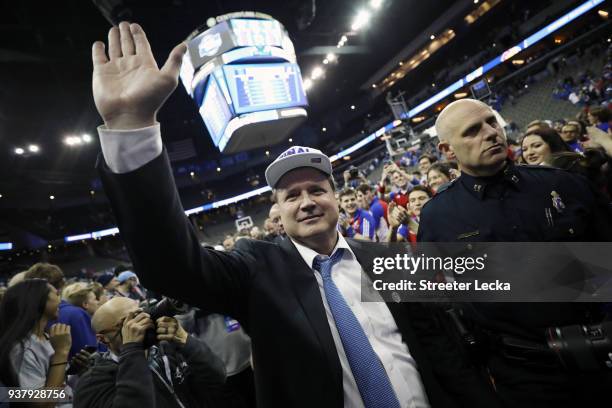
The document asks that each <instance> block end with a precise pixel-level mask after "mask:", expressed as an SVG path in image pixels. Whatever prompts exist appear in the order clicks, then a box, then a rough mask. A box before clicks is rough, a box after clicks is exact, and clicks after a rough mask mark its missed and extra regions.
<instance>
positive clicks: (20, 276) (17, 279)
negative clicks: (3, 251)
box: [6, 271, 28, 288]
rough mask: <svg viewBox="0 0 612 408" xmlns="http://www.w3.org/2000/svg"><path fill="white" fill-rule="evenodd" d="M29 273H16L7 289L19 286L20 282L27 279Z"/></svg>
mask: <svg viewBox="0 0 612 408" xmlns="http://www.w3.org/2000/svg"><path fill="white" fill-rule="evenodd" d="M27 273H28V271H21V272H18V273H16V274H15V275H14V276H13V277H12V278H11V279H10V280H9V281H8V284H7V285H6V286H7V288H10V287H11V286H13V285H16V284H18V283H19V282H21V281H23V280H24V279H25V277H26V274H27Z"/></svg>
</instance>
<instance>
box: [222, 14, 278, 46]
mask: <svg viewBox="0 0 612 408" xmlns="http://www.w3.org/2000/svg"><path fill="white" fill-rule="evenodd" d="M231 25H232V32H233V33H234V35H235V36H236V42H237V45H238V46H241V47H248V46H255V47H261V46H264V45H271V46H276V47H279V46H281V44H282V41H283V33H282V31H281V27H280V24H279V23H278V21H275V20H256V19H248V18H240V19H233V20H231Z"/></svg>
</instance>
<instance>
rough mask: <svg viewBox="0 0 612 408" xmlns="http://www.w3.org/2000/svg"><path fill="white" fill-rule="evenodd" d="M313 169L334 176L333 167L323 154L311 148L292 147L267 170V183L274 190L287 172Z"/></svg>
mask: <svg viewBox="0 0 612 408" xmlns="http://www.w3.org/2000/svg"><path fill="white" fill-rule="evenodd" d="M300 167H312V168H314V169H317V170H320V171H322V172H323V173H325V174H326V175H331V174H332V165H331V162H330V160H329V157H327V156H326V155H325V154H324V153H323V152H321V151H320V150H317V149H313V148H311V147H304V146H292V147H290V148H289V149H287V150H285V151H284V152H283V153H281V154H280V155H279V156H278V157H277V158H276V160H274V161H273V162H272V164H270V165H269V166H268V168H267V169H266V181H267V182H268V185H269V186H270V187H272V188H275V187H276V184H277V183H278V181H279V180H280V179H281V177H283V176H284V175H285V174H286V173H287V172H289V171H291V170H294V169H297V168H300Z"/></svg>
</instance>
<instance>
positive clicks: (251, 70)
mask: <svg viewBox="0 0 612 408" xmlns="http://www.w3.org/2000/svg"><path fill="white" fill-rule="evenodd" d="M223 71H224V73H225V79H226V81H227V85H228V88H229V92H230V95H231V98H232V101H233V103H234V111H235V112H236V113H237V114H241V113H248V112H256V111H262V110H267V109H278V108H288V107H297V106H307V105H308V102H307V99H306V94H305V93H304V89H303V88H302V82H301V76H300V68H299V67H298V66H297V64H292V63H278V64H245V65H226V66H224V67H223Z"/></svg>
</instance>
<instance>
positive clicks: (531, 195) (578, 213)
mask: <svg viewBox="0 0 612 408" xmlns="http://www.w3.org/2000/svg"><path fill="white" fill-rule="evenodd" d="M600 204H601V203H599V202H598V201H597V198H596V195H595V193H594V190H593V189H592V188H591V186H590V184H589V183H588V181H587V180H586V179H585V178H583V177H582V176H579V175H577V174H573V173H569V172H567V171H564V170H560V169H556V168H553V167H547V166H517V165H514V164H513V163H508V165H507V166H506V168H505V169H504V170H502V171H500V172H499V173H498V174H497V175H495V176H492V177H473V176H470V175H468V174H466V173H465V172H463V173H462V174H461V177H459V178H458V179H456V180H454V181H453V182H452V183H449V184H447V185H446V186H445V188H444V187H443V188H440V190H439V191H438V192H437V194H436V195H435V196H434V197H433V198H432V199H431V200H429V201H428V202H427V203H426V204H425V205H424V206H423V209H422V210H421V224H420V228H419V235H418V240H419V241H421V242H457V241H459V242H461V241H465V242H495V241H501V242H504V241H505V242H517V241H518V242H529V241H532V242H540V241H608V240H612V236H611V235H612V233H611V232H610V231H609V227H610V214H609V211H607V213H606V211H605V205H604V206H603V207H602V206H601V205H600ZM602 210H603V211H602ZM601 217H603V219H600V218H601Z"/></svg>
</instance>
